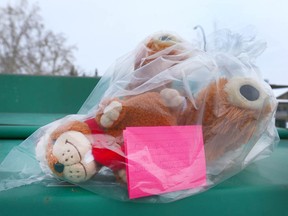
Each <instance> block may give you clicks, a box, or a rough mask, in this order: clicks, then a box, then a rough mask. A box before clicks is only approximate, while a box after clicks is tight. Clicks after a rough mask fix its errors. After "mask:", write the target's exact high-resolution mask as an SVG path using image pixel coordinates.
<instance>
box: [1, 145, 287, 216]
mask: <svg viewBox="0 0 288 216" xmlns="http://www.w3.org/2000/svg"><path fill="white" fill-rule="evenodd" d="M21 141H22V140H0V149H1V151H0V161H2V159H3V157H4V156H5V155H6V154H7V153H8V152H9V151H10V150H11V149H12V148H13V147H14V146H16V145H18V144H19V143H20V142H21ZM287 156H288V140H281V142H280V143H279V145H278V147H277V148H276V150H275V152H274V153H273V155H272V156H271V157H269V158H266V159H263V160H260V161H257V162H255V163H254V164H252V165H250V166H249V167H247V168H246V169H244V170H243V171H242V172H240V173H239V174H237V175H235V176H234V177H232V178H230V179H228V180H226V181H224V182H223V183H221V184H219V185H218V186H216V187H214V188H212V189H210V190H208V191H206V192H204V193H201V194H199V195H195V196H191V197H188V198H185V199H182V200H179V201H176V202H173V203H168V204H143V203H132V202H120V201H115V200H111V199H107V198H104V197H102V196H99V195H97V194H93V193H91V192H89V191H86V190H83V189H81V188H79V187H47V186H45V185H41V184H37V185H30V186H23V187H19V188H14V189H11V190H8V191H2V192H0V215H1V216H8V215H9V216H13V215H24V214H25V215H29V216H33V215H53V216H57V215H71V216H72V215H84V214H85V215H117V216H119V215H138V216H141V215H143V216H144V215H145V216H147V215H151V216H152V215H165V216H166V215H177V216H181V215H201V216H206V215H221V216H225V215H229V216H230V215H233V216H237V215H245V216H246V215H253V216H256V215H261V216H266V215H267V216H270V215H277V216H287V215H288V208H287V205H288V171H287V167H288V160H287V158H288V157H287Z"/></svg>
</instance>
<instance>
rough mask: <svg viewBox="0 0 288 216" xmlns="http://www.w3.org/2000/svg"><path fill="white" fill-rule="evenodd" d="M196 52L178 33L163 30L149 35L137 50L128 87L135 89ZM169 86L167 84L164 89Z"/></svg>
mask: <svg viewBox="0 0 288 216" xmlns="http://www.w3.org/2000/svg"><path fill="white" fill-rule="evenodd" d="M195 52H196V51H195V50H194V49H193V47H192V46H191V45H190V43H188V42H186V41H185V40H183V39H182V38H180V37H179V36H178V35H176V34H172V33H167V32H161V33H156V34H153V35H152V36H149V37H148V38H146V40H144V42H143V43H141V44H140V45H139V46H138V48H137V49H136V51H135V63H134V71H133V76H132V79H131V80H130V81H129V84H128V86H127V89H128V90H133V89H135V88H137V87H139V86H141V85H143V84H144V83H145V82H147V81H148V80H150V79H151V78H152V77H155V76H157V74H159V72H161V71H163V70H166V69H168V68H171V67H173V66H175V65H177V64H179V63H181V62H183V61H185V60H186V59H188V58H190V57H191V56H192V55H193V54H194V53H195ZM170 83H171V82H170ZM168 86H169V84H166V85H165V86H162V89H163V87H168Z"/></svg>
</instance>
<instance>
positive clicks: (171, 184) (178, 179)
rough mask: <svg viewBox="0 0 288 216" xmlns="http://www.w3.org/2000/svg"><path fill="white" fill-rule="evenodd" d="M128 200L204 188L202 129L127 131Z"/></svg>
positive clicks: (204, 165)
mask: <svg viewBox="0 0 288 216" xmlns="http://www.w3.org/2000/svg"><path fill="white" fill-rule="evenodd" d="M124 144H125V153H126V170H127V184H128V193H129V198H130V199H134V198H139V197H144V196H149V195H157V194H163V193H167V192H173V191H178V190H185V189H190V188H196V187H199V186H204V185H205V184H206V160H205V152H204V144H203V135H202V127H201V126H198V125H195V126H160V127H129V128H126V130H125V131H124Z"/></svg>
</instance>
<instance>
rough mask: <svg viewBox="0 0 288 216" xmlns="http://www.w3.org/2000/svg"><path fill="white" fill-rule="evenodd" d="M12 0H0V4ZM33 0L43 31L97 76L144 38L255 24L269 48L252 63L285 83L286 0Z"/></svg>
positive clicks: (273, 80)
mask: <svg viewBox="0 0 288 216" xmlns="http://www.w3.org/2000/svg"><path fill="white" fill-rule="evenodd" d="M7 2H12V3H14V2H17V0H1V1H0V6H4V5H6V4H7ZM28 2H29V3H34V2H38V5H39V6H40V8H41V15H42V16H43V18H44V21H45V25H46V28H47V29H51V30H53V31H54V32H55V33H60V32H62V33H64V35H65V36H66V37H67V38H68V44H70V45H71V44H75V45H76V46H77V47H78V50H77V51H76V52H75V57H76V62H75V63H76V65H79V66H80V67H81V68H83V69H84V70H85V71H88V72H91V73H93V72H94V70H95V68H98V71H99V72H100V74H103V72H105V70H106V69H107V68H108V67H109V66H110V65H111V64H112V63H113V62H114V61H115V59H117V58H118V57H120V56H122V55H124V54H126V53H127V52H129V51H130V50H132V49H134V48H135V47H136V46H137V45H138V43H139V42H141V41H142V40H143V39H144V38H145V37H146V36H148V35H149V34H152V33H154V32H157V31H162V30H169V31H173V32H176V33H178V34H179V35H180V36H182V37H183V38H184V39H186V40H188V41H189V40H192V39H193V38H195V36H196V33H195V31H194V30H193V27H194V26H196V25H202V26H203V27H204V28H205V31H206V34H209V33H211V32H212V31H213V30H214V27H215V26H217V28H218V29H220V28H230V29H232V30H238V29H242V28H244V27H245V26H248V25H253V26H255V27H256V29H257V32H258V36H259V38H261V39H264V40H266V41H267V43H268V48H267V49H266V51H265V52H264V53H263V54H262V55H261V56H260V57H259V59H258V61H257V63H258V66H259V67H260V69H261V71H262V75H263V77H264V78H266V79H268V80H269V82H270V83H275V84H288V71H287V70H288V69H287V68H288V55H287V53H288V14H287V8H288V1H287V0H234V1H233V0H174V1H172V0H142V1H140V0H28Z"/></svg>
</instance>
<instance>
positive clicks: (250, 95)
mask: <svg viewBox="0 0 288 216" xmlns="http://www.w3.org/2000/svg"><path fill="white" fill-rule="evenodd" d="M240 93H241V95H242V96H243V97H245V98H246V99H247V100H249V101H256V100H258V99H259V96H260V92H259V91H258V90H257V89H256V88H255V87H253V86H252V85H243V86H241V87H240Z"/></svg>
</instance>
